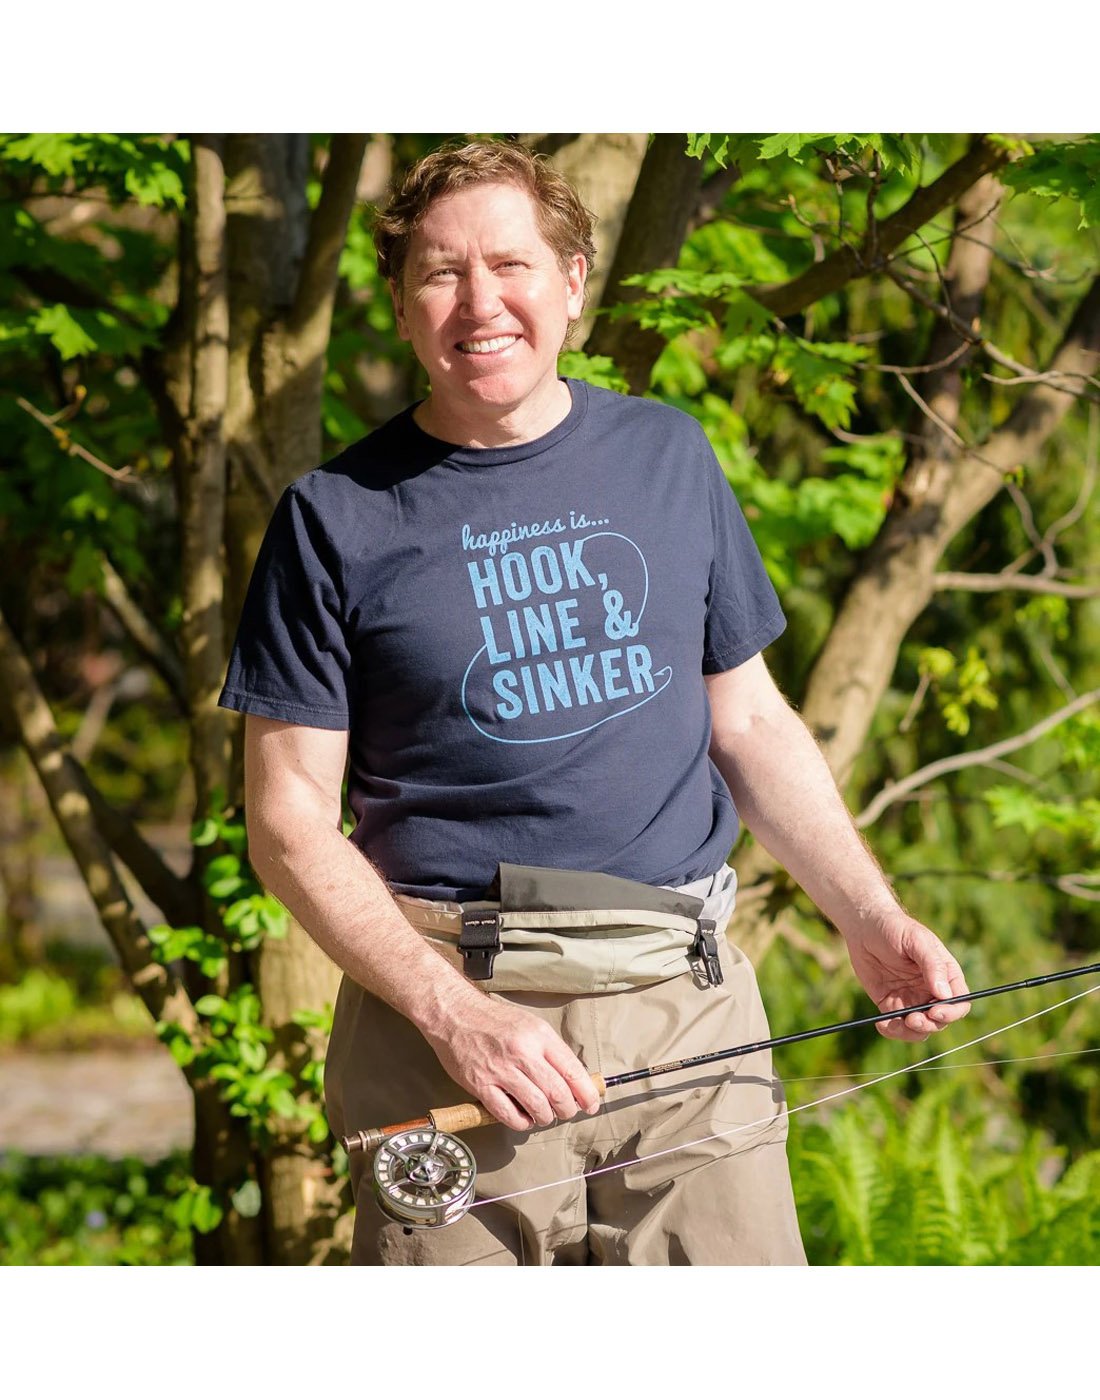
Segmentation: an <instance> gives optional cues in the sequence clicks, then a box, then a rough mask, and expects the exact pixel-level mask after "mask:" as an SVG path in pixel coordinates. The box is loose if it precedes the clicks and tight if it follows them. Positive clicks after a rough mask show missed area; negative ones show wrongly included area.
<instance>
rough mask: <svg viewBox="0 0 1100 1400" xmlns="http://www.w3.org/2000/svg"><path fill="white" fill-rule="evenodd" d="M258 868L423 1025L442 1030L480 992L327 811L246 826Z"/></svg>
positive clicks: (307, 924)
mask: <svg viewBox="0 0 1100 1400" xmlns="http://www.w3.org/2000/svg"><path fill="white" fill-rule="evenodd" d="M249 858H250V860H251V862H252V865H253V868H254V869H255V871H256V874H257V876H258V877H259V879H260V880H261V881H262V883H263V884H264V886H265V887H266V888H267V889H269V890H270V891H271V892H272V894H274V895H276V896H277V897H278V898H279V899H280V900H282V902H283V904H285V905H286V907H287V908H288V909H289V910H290V912H291V913H292V914H293V915H294V917H295V918H296V919H297V920H298V922H299V923H300V924H301V925H302V927H303V928H304V929H305V930H306V932H307V933H308V934H309V935H310V936H311V937H312V938H313V939H314V941H315V942H316V943H317V944H318V945H319V946H320V947H321V948H323V949H324V951H325V952H326V953H327V954H328V956H329V957H330V958H331V959H332V960H333V962H335V963H336V964H337V966H338V967H340V968H342V969H343V971H344V972H346V973H347V974H348V976H349V977H351V978H352V980H353V981H355V982H357V983H359V985H360V986H361V987H365V988H366V989H367V991H369V992H372V993H373V994H374V995H375V996H377V997H380V998H381V999H382V1000H383V1001H386V1002H388V1003H389V1004H390V1005H391V1006H392V1007H394V1008H395V1010H397V1011H399V1012H400V1013H401V1014H402V1015H403V1016H407V1017H408V1018H409V1020H410V1021H412V1022H414V1024H416V1025H417V1026H418V1027H419V1028H420V1029H421V1030H422V1031H423V1032H424V1033H425V1035H429V1036H438V1035H444V1034H446V1033H448V1031H449V1029H451V1028H453V1026H454V1025H455V1024H456V1022H457V1021H458V1020H459V1019H460V1018H461V1017H462V1015H463V1014H464V1012H468V1011H469V1010H470V1009H471V1008H472V1007H474V1006H477V1005H478V1004H479V1003H480V1002H482V1001H483V1000H484V997H483V995H482V993H481V992H480V991H478V990H477V989H476V988H474V987H472V986H471V985H470V984H469V982H467V980H466V978H465V977H463V976H462V974H461V973H460V972H458V971H456V969H455V968H453V967H451V965H450V964H449V963H448V962H447V961H446V960H445V959H444V958H443V957H441V956H440V955H439V954H438V953H437V952H435V950H434V949H433V948H431V946H430V945H429V944H428V943H427V942H426V941H425V940H424V939H423V938H422V937H421V936H420V934H419V933H418V932H417V931H416V929H414V928H413V927H412V925H411V924H410V923H409V922H408V920H407V919H406V918H405V917H404V915H403V914H402V913H401V910H400V909H399V908H398V906H397V904H396V903H395V902H394V899H393V896H392V895H391V894H390V891H389V889H388V888H387V886H386V884H385V882H384V881H383V880H382V878H381V876H379V875H378V873H377V872H376V871H375V869H374V867H373V866H372V865H371V864H370V862H369V861H368V860H367V859H366V857H365V856H363V855H362V853H361V852H360V851H359V850H358V849H357V848H356V847H355V846H353V845H352V844H351V842H350V841H349V840H348V839H347V838H346V837H345V836H343V835H342V834H341V833H340V832H339V831H338V830H337V829H336V828H335V827H334V826H332V825H331V824H330V823H329V822H328V820H327V819H323V818H321V817H319V816H318V817H313V816H309V817H303V818H302V819H300V820H297V821H295V822H294V823H293V824H292V825H291V824H289V823H288V824H287V825H285V826H283V827H280V828H278V829H272V828H270V827H268V828H265V827H262V826H261V827H257V826H256V825H255V824H252V825H250V828H249Z"/></svg>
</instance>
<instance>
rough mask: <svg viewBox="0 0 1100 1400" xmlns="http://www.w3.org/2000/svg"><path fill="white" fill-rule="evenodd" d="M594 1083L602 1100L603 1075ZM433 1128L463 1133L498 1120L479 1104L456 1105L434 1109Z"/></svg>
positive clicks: (432, 1111) (430, 1113)
mask: <svg viewBox="0 0 1100 1400" xmlns="http://www.w3.org/2000/svg"><path fill="white" fill-rule="evenodd" d="M592 1083H593V1085H594V1086H595V1088H596V1092H597V1093H598V1094H599V1096H600V1098H601V1099H602V1098H603V1097H604V1096H605V1094H606V1093H607V1085H606V1083H605V1082H604V1077H603V1075H602V1074H594V1075H593V1076H592ZM428 1117H429V1118H430V1119H431V1123H432V1126H433V1127H434V1128H438V1129H439V1130H440V1132H443V1133H462V1132H465V1131H466V1130H467V1129H468V1128H484V1127H486V1126H487V1125H488V1124H489V1123H496V1122H497V1121H498V1120H497V1119H496V1118H494V1117H493V1115H492V1114H491V1113H490V1112H489V1111H488V1110H487V1109H485V1108H483V1107H482V1106H481V1104H479V1103H456V1104H452V1105H451V1106H450V1107H449V1108H433V1109H431V1110H430V1112H429V1113H428Z"/></svg>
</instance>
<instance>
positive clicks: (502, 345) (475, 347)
mask: <svg viewBox="0 0 1100 1400" xmlns="http://www.w3.org/2000/svg"><path fill="white" fill-rule="evenodd" d="M518 340H519V336H518V335H495V336H493V337H492V338H491V339H485V340H460V341H459V342H458V344H457V345H456V346H455V349H456V350H461V352H462V353H463V354H464V355H476V356H477V357H479V358H484V357H485V356H491V355H502V354H503V353H504V351H505V350H510V349H511V348H512V346H513V345H515V343H516V342H517V341H518Z"/></svg>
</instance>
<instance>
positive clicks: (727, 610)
mask: <svg viewBox="0 0 1100 1400" xmlns="http://www.w3.org/2000/svg"><path fill="white" fill-rule="evenodd" d="M704 441H705V437H704ZM705 455H706V471H707V490H708V496H709V500H710V515H711V524H712V530H713V541H714V554H713V558H712V561H711V568H710V589H709V592H708V594H707V616H706V625H705V632H704V641H703V671H704V673H705V674H707V675H711V674H714V673H716V672H718V671H732V670H733V668H734V667H735V666H740V665H741V664H742V662H745V661H748V660H749V659H750V657H753V656H755V655H756V653H757V652H759V651H763V650H764V648H765V647H766V646H769V645H770V644H771V643H772V642H774V641H775V639H776V637H778V636H780V635H781V633H782V632H783V629H784V628H785V627H786V625H787V619H786V618H785V617H784V616H783V609H782V607H781V606H780V603H779V598H778V596H777V595H776V591H775V589H774V588H773V587H772V582H771V579H770V578H768V575H767V571H766V570H765V568H764V562H763V560H762V559H761V558H760V551H759V549H757V547H756V541H755V540H754V539H753V537H752V533H751V532H750V530H749V527H748V522H747V521H746V520H745V516H744V514H743V512H742V510H741V507H740V505H739V504H738V501H737V497H736V496H735V495H734V494H733V490H732V488H731V487H730V484H729V482H728V481H727V480H726V478H725V475H724V474H723V472H722V468H721V467H720V466H719V464H718V460H717V458H716V457H715V455H714V451H713V449H712V448H711V446H710V443H709V442H705Z"/></svg>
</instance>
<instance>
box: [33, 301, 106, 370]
mask: <svg viewBox="0 0 1100 1400" xmlns="http://www.w3.org/2000/svg"><path fill="white" fill-rule="evenodd" d="M31 324H32V325H33V326H34V328H35V330H36V331H38V332H39V334H41V335H48V336H49V338H50V341H51V343H52V344H53V345H54V346H56V348H57V350H58V351H59V352H60V354H61V358H62V359H63V360H73V359H75V358H76V357H77V355H87V354H89V353H90V352H91V351H93V350H94V349H95V348H96V342H95V341H94V340H93V339H92V337H91V336H90V335H89V334H88V332H87V331H86V330H85V328H84V327H83V326H82V325H81V324H80V323H79V322H78V321H77V320H76V318H75V317H74V316H73V314H72V312H71V311H70V310H69V308H68V307H67V306H62V305H61V304H60V303H57V304H55V305H54V306H44V307H43V308H42V310H41V311H39V312H38V313H37V314H36V315H35V316H34V317H33V318H32V320H31Z"/></svg>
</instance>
